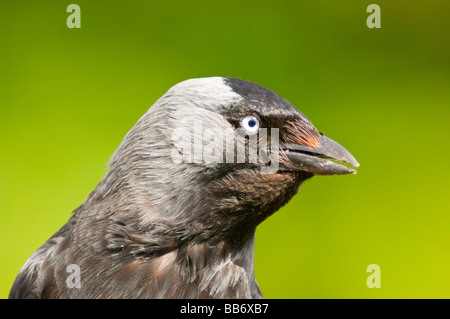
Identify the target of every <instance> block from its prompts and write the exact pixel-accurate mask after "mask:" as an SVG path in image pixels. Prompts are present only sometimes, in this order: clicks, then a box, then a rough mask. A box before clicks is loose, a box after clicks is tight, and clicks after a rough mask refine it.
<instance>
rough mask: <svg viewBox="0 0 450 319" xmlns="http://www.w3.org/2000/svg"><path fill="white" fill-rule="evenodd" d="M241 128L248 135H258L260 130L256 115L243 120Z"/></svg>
mask: <svg viewBox="0 0 450 319" xmlns="http://www.w3.org/2000/svg"><path fill="white" fill-rule="evenodd" d="M241 126H242V128H243V129H244V130H246V131H247V133H250V134H252V133H256V132H257V131H258V130H259V120H258V118H257V117H256V116H254V115H247V116H244V117H243V118H242V120H241Z"/></svg>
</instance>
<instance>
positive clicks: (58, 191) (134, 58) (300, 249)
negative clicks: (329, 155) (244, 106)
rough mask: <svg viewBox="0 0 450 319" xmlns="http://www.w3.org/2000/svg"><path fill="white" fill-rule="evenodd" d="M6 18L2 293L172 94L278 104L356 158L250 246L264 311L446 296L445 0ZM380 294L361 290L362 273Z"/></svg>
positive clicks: (150, 4) (123, 4) (147, 8)
mask: <svg viewBox="0 0 450 319" xmlns="http://www.w3.org/2000/svg"><path fill="white" fill-rule="evenodd" d="M0 3H1V5H0V34H1V38H0V143H1V144H0V147H1V148H0V149H1V151H0V152H1V153H0V242H1V243H2V244H1V245H0V247H1V248H0V250H1V253H0V297H1V298H6V297H7V296H8V292H9V289H10V287H11V285H12V282H13V280H14V278H15V276H16V275H17V273H18V272H19V270H20V268H21V266H22V265H23V263H24V262H25V260H26V259H27V258H28V257H29V256H30V255H31V254H32V253H33V252H34V251H35V250H36V249H37V248H38V247H39V246H40V245H41V244H42V243H44V242H45V241H46V240H47V239H48V238H49V237H50V236H51V235H52V234H53V233H54V232H55V231H57V230H58V229H59V228H60V227H61V226H62V225H63V224H64V223H65V222H66V221H67V219H68V218H69V216H70V214H71V212H72V211H73V210H74V209H75V208H76V207H77V206H78V205H80V204H81V203H82V202H83V201H84V199H85V198H86V196H87V195H88V194H89V193H90V192H91V191H92V190H93V189H94V187H95V186H96V184H97V183H98V182H99V181H100V179H101V178H102V176H103V174H104V170H103V168H104V167H105V164H106V162H107V161H108V159H109V157H110V156H111V155H112V153H113V152H114V150H115V148H116V147H117V146H118V145H119V143H120V141H121V139H122V138H123V136H124V135H125V134H126V132H127V131H128V130H129V129H130V128H131V127H132V126H133V124H134V123H135V122H136V121H137V120H138V118H139V117H140V116H141V115H142V114H143V113H145V112H146V110H147V109H148V108H149V107H150V106H151V105H152V104H153V103H154V102H155V101H156V100H157V99H158V98H159V97H160V96H161V95H162V94H164V93H165V92H166V91H167V90H168V89H169V88H170V87H171V86H172V85H174V84H175V83H177V82H179V81H182V80H185V79H188V78H194V77H204V76H215V75H220V76H232V77H239V78H244V79H247V80H251V81H253V82H256V83H259V84H261V85H263V86H266V87H267V88H269V89H272V90H273V91H275V92H277V93H279V94H280V95H282V96H283V97H285V98H286V99H288V100H289V101H291V102H292V103H293V104H294V105H296V106H297V107H298V108H299V109H300V110H301V111H302V112H303V113H305V114H306V115H307V116H308V117H309V118H310V119H311V120H312V122H313V123H314V124H315V126H316V127H317V128H318V129H319V130H320V131H322V132H325V133H326V134H327V135H328V136H330V137H331V138H333V139H335V140H336V141H338V142H339V143H341V144H342V145H344V146H345V147H346V148H347V149H348V150H350V151H351V152H352V153H353V155H355V157H356V158H357V159H358V160H359V162H360V163H361V167H360V169H359V171H358V174H357V175H356V176H340V177H315V178H313V179H312V180H310V181H308V182H306V183H305V184H304V185H303V186H302V189H301V191H300V193H299V194H298V195H297V196H296V197H294V199H293V200H291V202H290V203H289V204H288V205H287V206H285V207H284V208H282V209H281V210H280V211H279V212H278V213H276V214H274V215H273V216H272V217H270V218H269V219H268V220H267V221H266V222H264V223H263V224H262V225H261V226H259V228H258V230H257V234H256V245H257V246H256V278H257V280H258V282H259V284H260V286H261V289H262V292H263V294H264V296H265V297H266V298H450V255H449V253H450V235H449V229H450V217H449V215H450V214H449V213H450V209H449V208H450V207H449V206H450V205H449V186H448V185H449V183H448V181H449V178H450V174H449V172H450V170H449V168H448V161H449V155H450V154H449V146H450V143H449V137H450V129H449V119H450V107H449V106H450V86H449V84H450V72H449V70H450V64H449V62H450V43H449V39H450V23H449V20H448V19H449V16H450V3H449V2H448V1H444V0H442V1H427V2H425V1H422V2H415V3H414V4H412V2H411V1H406V0H405V1H377V2H376V3H377V4H379V5H380V7H381V29H369V28H368V27H367V26H366V18H367V17H368V15H369V13H366V8H367V6H368V5H369V4H370V3H371V2H370V1H361V0H352V1H331V0H329V1H273V0H272V1H262V0H259V1H220V2H219V1H218V2H213V1H195V0H192V1H92V0H91V1H86V0H83V1H82V0H78V1H77V2H76V3H77V4H78V5H80V7H81V29H69V28H67V26H66V19H67V17H68V16H69V13H67V12H66V8H67V6H68V5H69V4H70V3H71V2H68V1H42V0H40V1H12V0H11V1H5V0H1V2H0ZM373 263H375V264H378V265H380V267H381V288H379V289H377V288H374V289H369V288H368V287H367V285H366V278H367V276H368V275H369V273H367V272H366V268H367V266H368V265H369V264H373Z"/></svg>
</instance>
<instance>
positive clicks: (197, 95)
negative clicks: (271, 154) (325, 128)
mask: <svg viewBox="0 0 450 319" xmlns="http://www.w3.org/2000/svg"><path fill="white" fill-rule="evenodd" d="M245 114H257V115H258V117H259V118H260V119H261V122H262V126H263V125H264V126H265V127H267V128H269V127H277V128H280V142H281V143H282V144H283V145H288V144H292V143H294V144H298V145H302V146H305V147H311V148H314V147H317V146H318V143H319V141H321V139H322V135H321V134H320V133H319V132H318V131H317V130H316V129H315V128H314V126H313V125H312V124H311V122H310V121H309V120H308V119H307V118H306V117H305V116H304V115H303V114H302V113H301V112H299V111H298V110H297V109H296V108H295V107H294V106H293V105H292V104H290V103H289V102H288V101H286V100H284V99H283V98H281V97H280V96H279V95H277V94H275V93H273V92H271V91H269V90H267V89H265V88H263V87H261V86H259V85H256V84H254V83H251V82H247V81H243V80H238V79H232V78H220V77H217V78H204V79H192V80H187V81H184V82H181V83H179V84H177V85H175V86H174V87H173V88H171V89H170V90H169V91H168V92H167V93H166V94H165V95H164V96H163V97H161V98H160V99H159V100H158V101H157V102H156V103H155V104H154V105H153V106H152V107H151V108H150V109H149V111H148V112H147V113H146V114H144V115H143V116H142V118H141V119H140V120H139V121H138V122H137V123H136V125H135V126H134V127H133V128H132V129H131V130H130V131H129V133H128V134H127V135H126V136H125V138H124V139H123V141H122V143H121V144H120V146H119V147H118V149H117V150H116V152H115V153H114V155H113V156H112V158H111V160H110V162H109V170H108V172H107V173H106V174H105V176H104V177H103V179H102V180H101V181H100V183H99V184H98V186H97V187H96V188H95V190H94V191H93V192H92V193H91V194H90V195H89V196H88V197H87V199H86V200H85V202H84V203H83V204H82V205H81V206H80V207H78V208H77V209H76V210H75V212H74V214H73V216H72V217H71V218H70V219H69V221H68V222H67V223H66V225H64V226H63V227H62V228H61V229H60V230H59V231H58V232H57V233H56V234H55V235H53V237H51V238H50V239H49V240H48V241H47V242H46V243H45V244H44V245H43V246H42V247H41V248H39V249H38V250H37V251H36V252H35V253H34V254H33V255H32V256H31V257H30V258H29V259H28V260H27V262H26V263H25V265H24V266H23V268H22V270H21V271H20V273H19V275H18V276H17V278H16V281H15V283H14V285H13V287H12V289H11V292H10V298H261V297H262V295H261V292H260V290H259V287H258V284H257V283H256V280H255V276H254V266H253V255H254V231H255V228H256V226H257V225H258V224H259V223H261V222H262V221H263V220H264V219H265V218H267V217H268V216H270V215H271V214H272V213H274V212H275V211H277V210H278V209H279V208H280V207H281V206H283V205H284V204H285V203H287V202H288V201H289V200H290V198H291V197H292V196H294V195H295V193H296V192H297V191H298V188H299V186H300V184H301V183H302V182H303V181H304V180H306V179H308V178H310V177H312V176H313V174H315V173H316V171H314V173H312V172H309V171H308V168H307V167H306V168H299V167H297V168H293V166H292V165H291V164H292V162H291V161H290V154H293V152H291V153H289V151H288V150H287V149H281V151H282V152H281V154H280V169H279V172H277V173H275V174H261V171H260V166H261V165H263V164H261V163H240V164H236V163H179V164H177V163H174V161H173V160H172V158H171V154H172V153H171V152H172V150H173V141H172V140H171V136H172V132H173V130H174V129H176V128H184V129H186V130H187V131H189V132H190V133H191V134H192V136H193V137H194V138H195V134H198V132H196V130H195V128H194V127H193V123H199V122H201V123H204V125H205V126H214V127H216V128H219V129H220V130H223V131H225V130H226V129H227V128H236V127H237V126H239V119H240V118H241V117H242V116H244V115H245ZM244 143H248V140H245V139H244ZM299 152H300V151H299ZM310 153H311V152H308V154H310ZM299 154H300V153H299ZM305 154H306V153H305ZM305 154H302V156H309V155H305ZM322 157H325V156H322ZM328 157H332V156H328ZM339 159H340V160H344V161H345V159H341V158H339ZM353 160H354V159H353V158H347V161H350V162H352V161H353ZM354 162H355V163H356V161H354ZM336 165H337V164H336ZM316 170H317V169H316ZM348 172H350V171H348ZM325 173H326V172H325ZM336 174H340V173H336ZM70 264H76V265H78V266H79V267H80V270H81V274H80V278H81V288H69V287H68V286H67V284H66V279H67V277H68V275H69V273H68V272H67V266H68V265H70Z"/></svg>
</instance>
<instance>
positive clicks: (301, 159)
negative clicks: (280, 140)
mask: <svg viewBox="0 0 450 319" xmlns="http://www.w3.org/2000/svg"><path fill="white" fill-rule="evenodd" d="M285 146H286V148H285V149H284V151H285V153H286V155H287V157H288V159H289V160H290V163H289V164H290V166H291V169H295V170H301V171H306V172H309V173H312V174H316V175H342V174H356V170H354V169H352V168H349V167H347V166H344V165H341V164H339V163H336V162H335V161H339V162H345V163H349V164H351V165H352V166H353V167H355V168H357V167H359V163H358V162H357V161H356V159H355V158H354V157H353V155H352V154H350V152H349V151H347V150H346V149H345V148H344V147H342V146H341V145H339V144H338V143H336V142H335V141H333V140H332V139H330V138H328V137H326V136H324V135H320V137H319V145H318V146H317V147H316V148H313V147H307V146H303V145H297V144H287V145H285ZM333 160H335V161H333Z"/></svg>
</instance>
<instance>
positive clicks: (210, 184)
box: [98, 77, 359, 241]
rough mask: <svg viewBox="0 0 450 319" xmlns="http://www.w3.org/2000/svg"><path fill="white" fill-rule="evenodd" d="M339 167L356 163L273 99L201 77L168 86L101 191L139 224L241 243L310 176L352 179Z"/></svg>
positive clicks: (244, 85) (258, 90) (238, 83)
mask: <svg viewBox="0 0 450 319" xmlns="http://www.w3.org/2000/svg"><path fill="white" fill-rule="evenodd" d="M343 162H345V163H349V164H351V165H353V166H354V167H358V166H359V164H358V163H357V161H356V160H355V158H354V157H353V156H352V155H351V154H350V153H349V152H348V151H347V150H346V149H345V148H343V147H342V146H340V145H339V144H338V143H336V142H334V141H333V140H331V139H330V138H328V137H326V136H325V135H324V134H322V133H320V132H319V131H318V130H317V129H316V128H315V127H314V126H313V124H312V123H311V121H310V120H309V119H308V118H307V117H306V116H305V115H304V114H303V113H301V112H300V111H299V110H297V108H295V107H294V106H293V105H292V104H291V103H289V102H288V101H287V100H285V99H284V98H282V97H281V96H279V95H278V94H276V93H274V92H272V91H270V90H268V89H266V88H264V87H262V86H260V85H257V84H255V83H252V82H248V81H245V80H240V79H235V78H222V77H211V78H199V79H190V80H187V81H184V82H181V83H178V84H177V85H175V86H173V87H172V88H171V89H170V90H169V91H168V92H167V93H166V94H165V95H164V96H162V97H161V98H160V99H159V100H158V101H157V102H156V103H155V104H154V105H153V106H152V107H151V108H150V110H149V111H148V112H147V113H146V114H144V116H143V117H142V118H141V119H140V120H139V121H138V122H137V123H136V125H135V126H134V127H133V128H132V129H131V130H130V132H129V133H128V134H127V135H126V136H125V138H124V140H123V141H122V143H121V145H120V146H119V148H118V149H117V150H116V152H115V154H114V155H113V157H112V159H111V161H110V171H109V172H108V174H107V176H105V178H104V180H103V182H102V183H101V184H100V185H99V187H98V188H99V194H100V196H101V197H102V198H106V197H110V196H116V197H117V198H118V199H117V201H119V202H121V203H122V204H121V205H118V206H123V207H125V208H123V209H127V210H128V211H129V210H130V207H138V208H139V209H138V211H139V212H140V213H139V224H140V225H142V227H154V225H155V223H157V224H165V225H169V224H170V225H178V226H176V227H175V228H176V229H178V234H181V235H180V238H181V237H182V238H184V239H186V238H190V239H192V238H196V239H197V240H201V241H207V240H213V241H219V240H222V239H229V240H231V241H240V240H241V239H242V238H244V237H246V236H249V235H250V234H252V232H253V231H254V229H255V227H256V226H257V225H258V224H259V223H261V222H262V221H263V220H264V219H265V218H267V217H268V216H270V215H271V214H272V213H274V212H275V211H277V210H278V209H279V208H280V207H281V206H283V205H284V204H286V203H287V202H288V201H289V200H290V199H291V198H292V196H294V195H295V193H296V192H297V191H298V189H299V186H300V184H301V183H302V182H303V181H305V180H306V179H308V178H311V177H312V176H314V175H339V174H354V173H356V171H355V170H354V169H352V168H349V167H348V165H347V166H346V165H343ZM117 194H119V195H117ZM117 201H116V202H117ZM145 225H146V226H145ZM152 225H153V226H152ZM177 227H178V228H177Z"/></svg>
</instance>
